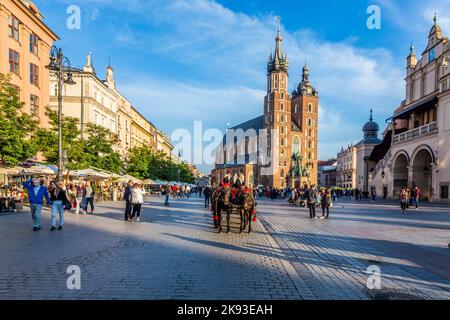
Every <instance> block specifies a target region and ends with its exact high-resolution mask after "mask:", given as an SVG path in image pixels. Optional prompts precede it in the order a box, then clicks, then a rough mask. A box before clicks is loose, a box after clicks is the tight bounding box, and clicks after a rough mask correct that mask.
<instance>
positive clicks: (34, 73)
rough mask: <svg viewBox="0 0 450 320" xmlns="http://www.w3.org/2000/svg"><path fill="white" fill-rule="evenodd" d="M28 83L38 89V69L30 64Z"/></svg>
mask: <svg viewBox="0 0 450 320" xmlns="http://www.w3.org/2000/svg"><path fill="white" fill-rule="evenodd" d="M30 83H31V84H34V85H35V86H38V87H39V67H38V66H37V65H35V64H32V63H30Z"/></svg>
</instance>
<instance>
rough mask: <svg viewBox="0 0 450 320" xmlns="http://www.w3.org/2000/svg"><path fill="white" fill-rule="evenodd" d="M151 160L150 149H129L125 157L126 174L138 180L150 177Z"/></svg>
mask: <svg viewBox="0 0 450 320" xmlns="http://www.w3.org/2000/svg"><path fill="white" fill-rule="evenodd" d="M151 160H152V152H151V150H150V148H146V147H134V148H132V149H130V150H129V151H128V156H127V164H128V166H127V173H128V174H130V175H132V176H134V177H136V178H139V179H147V178H149V177H151V176H152V174H151V173H150V168H151V165H150V162H151ZM153 176H154V175H153Z"/></svg>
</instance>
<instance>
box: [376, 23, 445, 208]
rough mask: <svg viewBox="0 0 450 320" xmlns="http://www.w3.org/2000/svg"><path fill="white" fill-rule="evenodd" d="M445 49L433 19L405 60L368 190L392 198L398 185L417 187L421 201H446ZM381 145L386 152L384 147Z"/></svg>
mask: <svg viewBox="0 0 450 320" xmlns="http://www.w3.org/2000/svg"><path fill="white" fill-rule="evenodd" d="M449 59H450V48H449V42H448V38H447V37H444V36H443V34H442V30H441V27H440V26H439V24H438V21H437V17H436V16H435V17H434V24H433V26H432V28H431V30H430V32H429V34H428V45H427V47H426V48H425V50H424V51H423V52H422V54H421V55H417V54H416V52H415V49H414V46H412V45H411V48H410V53H409V55H408V57H407V69H406V90H405V92H406V97H405V100H404V101H403V102H402V103H401V105H400V107H398V108H397V109H396V110H395V111H394V113H393V115H392V117H391V118H390V123H391V124H390V125H389V128H388V130H387V132H386V134H385V137H384V140H383V145H382V146H381V148H375V149H374V152H373V154H372V155H371V158H372V159H373V160H375V161H377V165H376V167H375V168H374V170H372V172H371V177H370V180H369V185H370V187H371V188H374V189H376V190H377V194H379V195H383V196H385V197H387V198H398V196H399V191H400V189H401V188H402V187H404V186H409V187H412V186H418V187H419V188H420V189H421V190H422V197H423V198H424V199H429V200H432V201H442V202H448V201H449V192H448V191H449V184H450V67H449V65H448V60H449ZM386 146H387V147H386Z"/></svg>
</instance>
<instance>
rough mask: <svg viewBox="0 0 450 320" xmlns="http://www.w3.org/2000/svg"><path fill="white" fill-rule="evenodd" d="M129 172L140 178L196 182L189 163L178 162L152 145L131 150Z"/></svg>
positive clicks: (128, 161)
mask: <svg viewBox="0 0 450 320" xmlns="http://www.w3.org/2000/svg"><path fill="white" fill-rule="evenodd" d="M127 163H128V166H127V173H128V174H130V175H132V176H135V177H137V178H140V179H147V178H151V179H161V180H167V181H175V180H177V181H180V182H186V183H193V182H195V177H194V175H193V174H192V172H191V170H190V168H189V166H188V165H186V164H184V163H180V164H176V163H174V162H173V161H172V160H171V159H169V158H168V157H167V155H166V154H165V153H163V152H161V151H154V150H153V149H151V148H150V147H136V148H133V149H131V150H130V151H129V153H128V157H127Z"/></svg>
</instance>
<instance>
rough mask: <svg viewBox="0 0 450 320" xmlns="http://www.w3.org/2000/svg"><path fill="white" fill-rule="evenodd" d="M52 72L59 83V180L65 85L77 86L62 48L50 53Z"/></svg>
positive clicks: (59, 173) (53, 47) (61, 175)
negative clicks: (63, 91)
mask: <svg viewBox="0 0 450 320" xmlns="http://www.w3.org/2000/svg"><path fill="white" fill-rule="evenodd" d="M46 68H47V69H49V70H50V71H54V72H55V75H56V80H57V81H58V180H60V181H61V180H62V179H63V172H64V162H63V161H64V159H63V158H64V157H63V149H62V103H63V95H62V90H63V85H64V84H65V83H66V84H68V85H73V84H75V81H73V78H72V66H71V64H70V61H69V59H67V57H65V56H64V55H63V53H62V50H61V48H57V47H55V46H52V48H51V51H50V63H49V65H48V66H46Z"/></svg>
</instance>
